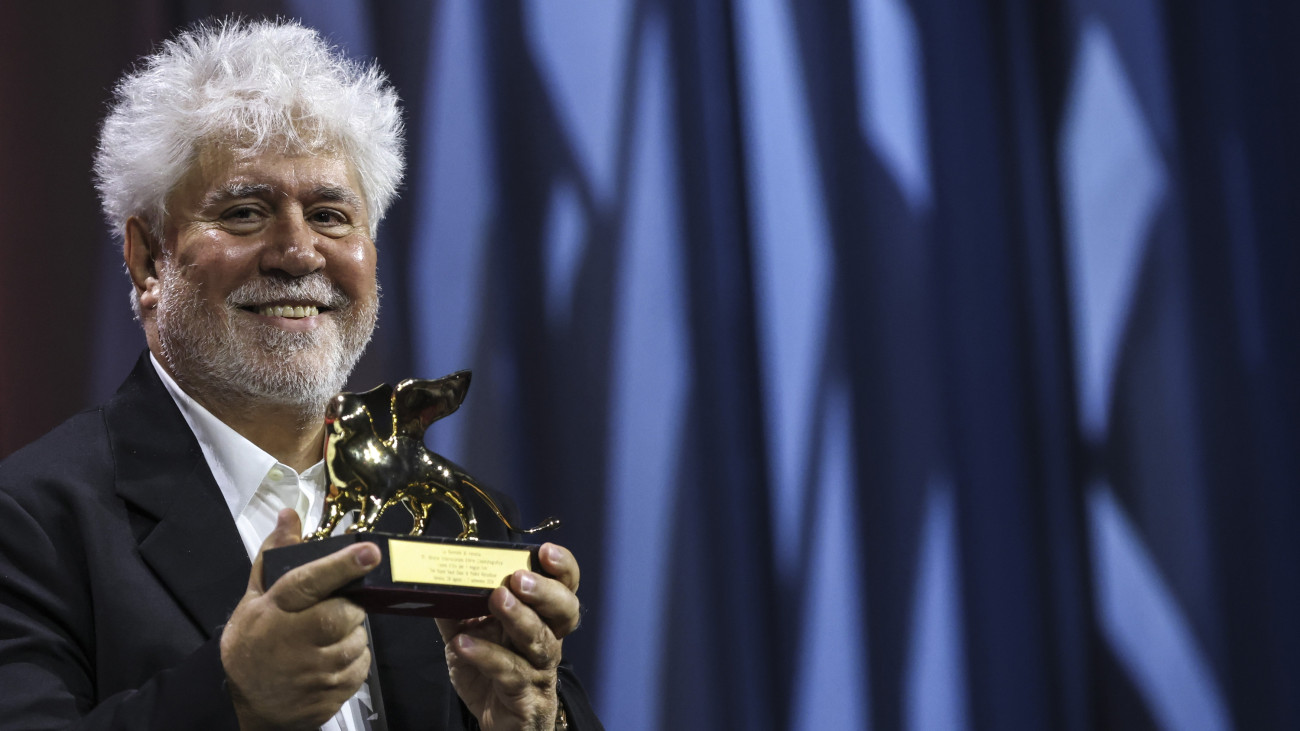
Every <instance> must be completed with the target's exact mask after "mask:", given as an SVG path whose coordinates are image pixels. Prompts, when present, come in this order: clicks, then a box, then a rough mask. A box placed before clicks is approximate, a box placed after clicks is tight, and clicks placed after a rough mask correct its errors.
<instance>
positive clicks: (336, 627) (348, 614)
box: [294, 596, 366, 647]
mask: <svg viewBox="0 0 1300 731" xmlns="http://www.w3.org/2000/svg"><path fill="white" fill-rule="evenodd" d="M294 621H295V622H296V623H297V626H298V627H301V628H302V637H303V639H304V640H306V641H307V642H310V643H311V644H313V645H316V646H317V647H330V646H332V645H335V644H338V643H340V642H343V641H345V640H347V639H348V638H350V637H352V635H354V634H355V633H356V632H357V631H360V632H361V636H362V638H364V637H365V634H366V630H365V627H364V626H363V625H364V624H365V621H366V610H364V609H362V608H361V607H359V606H357V605H356V604H355V603H353V602H352V601H350V600H348V599H344V598H343V597H337V596H336V597H330V598H329V599H324V600H322V601H321V602H319V603H318V604H315V605H313V606H311V607H308V608H307V609H304V610H302V611H300V612H297V613H296V614H295V615H294Z"/></svg>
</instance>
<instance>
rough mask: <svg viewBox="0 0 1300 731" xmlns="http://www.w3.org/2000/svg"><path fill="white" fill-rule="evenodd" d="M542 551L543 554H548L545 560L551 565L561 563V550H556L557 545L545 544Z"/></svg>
mask: <svg viewBox="0 0 1300 731" xmlns="http://www.w3.org/2000/svg"><path fill="white" fill-rule="evenodd" d="M540 551H541V553H544V554H546V555H545V556H544V558H545V559H546V560H547V561H548V562H549V563H559V561H560V549H558V548H556V547H555V544H553V543H546V544H543V545H542V547H541V549H540Z"/></svg>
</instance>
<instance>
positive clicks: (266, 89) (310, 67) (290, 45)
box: [95, 19, 404, 240]
mask: <svg viewBox="0 0 1300 731" xmlns="http://www.w3.org/2000/svg"><path fill="white" fill-rule="evenodd" d="M210 142H219V143H220V144H222V145H230V146H234V147H236V148H238V149H240V150H241V151H248V152H259V151H262V150H267V149H277V150H281V151H285V152H290V153H298V152H322V151H328V152H339V153H342V154H343V156H344V157H345V158H346V159H348V160H349V161H350V162H351V163H352V166H353V168H354V169H355V170H356V173H357V175H358V177H359V179H360V184H361V188H362V191H361V193H362V196H363V197H364V198H365V202H366V208H367V211H368V213H369V217H370V235H371V237H374V235H375V231H376V228H377V226H378V225H379V221H380V219H382V218H383V216H384V213H385V211H387V209H388V206H389V204H390V203H392V201H393V198H394V197H395V196H396V194H397V187H398V185H400V184H401V181H402V170H403V166H404V161H403V154H402V144H403V139H402V119H401V111H400V109H399V108H398V103H397V92H395V91H394V90H393V88H392V86H391V85H390V84H389V83H388V79H387V77H386V76H385V75H384V73H383V72H382V71H381V70H380V69H379V68H378V66H377V65H375V64H373V63H371V64H362V63H359V62H356V61H353V60H351V59H348V58H347V57H345V56H344V55H343V54H342V52H341V51H340V50H339V49H337V48H336V47H333V46H331V45H329V44H328V43H326V42H325V41H324V40H323V39H322V38H321V37H320V35H319V34H318V33H317V32H316V31H315V30H313V29H311V28H307V27H304V26H303V25H301V24H299V23H298V22H296V21H288V20H276V21H247V20H242V19H228V20H222V21H208V22H204V23H200V24H198V25H195V26H193V27H191V28H189V29H187V30H184V31H182V32H181V33H179V34H178V35H177V36H176V37H174V38H172V39H171V40H168V41H166V42H164V43H163V45H162V47H161V48H160V49H159V50H158V51H157V52H155V53H153V54H152V55H150V56H146V57H145V58H144V59H142V60H141V62H140V63H139V64H138V65H137V67H136V68H135V69H134V70H132V71H131V72H129V73H128V74H127V75H126V76H125V77H124V78H123V79H122V81H121V83H119V84H118V85H117V88H116V89H115V92H114V101H113V104H112V107H111V109H110V111H109V113H108V116H107V117H106V118H105V119H104V126H103V129H102V131H101V133H100V137H99V149H98V151H97V153H96V155H95V177H96V185H97V187H98V189H99V195H100V199H101V201H102V204H103V208H104V215H105V216H106V217H107V218H108V222H109V226H110V227H111V228H112V230H113V233H114V235H115V236H116V237H118V239H119V240H120V239H121V237H122V235H123V228H124V226H125V223H126V220H127V219H128V218H129V217H131V216H140V217H141V218H142V219H143V220H144V221H146V222H147V224H148V225H149V227H150V228H151V229H152V230H153V231H154V233H155V235H159V236H161V232H162V226H163V220H164V218H165V216H166V213H167V209H166V204H167V196H168V194H170V192H171V191H172V189H173V188H175V187H176V185H177V184H178V183H179V182H180V180H181V178H182V177H184V175H185V173H186V172H187V171H188V170H189V168H190V165H191V164H192V163H193V162H194V160H195V157H196V155H197V153H198V151H199V149H200V148H201V147H202V146H203V145H205V144H207V143H210Z"/></svg>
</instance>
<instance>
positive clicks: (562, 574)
mask: <svg viewBox="0 0 1300 731" xmlns="http://www.w3.org/2000/svg"><path fill="white" fill-rule="evenodd" d="M537 556H538V558H539V559H541V562H542V568H543V569H545V570H546V573H548V574H550V575H551V576H552V577H554V578H555V580H556V581H558V582H560V583H561V584H564V585H565V586H567V587H569V591H571V592H573V593H574V594H577V593H578V580H579V579H580V578H581V573H582V572H581V571H579V570H578V559H576V558H574V556H573V554H572V553H571V552H570V551H569V549H567V548H565V547H564V546H561V545H559V544H556V543H543V544H542V545H541V547H540V548H538V549H537Z"/></svg>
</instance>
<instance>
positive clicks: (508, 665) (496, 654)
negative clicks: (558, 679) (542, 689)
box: [447, 632, 539, 698]
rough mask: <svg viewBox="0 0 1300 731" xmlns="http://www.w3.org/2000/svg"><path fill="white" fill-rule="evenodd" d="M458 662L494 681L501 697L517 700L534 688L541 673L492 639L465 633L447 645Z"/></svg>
mask: <svg viewBox="0 0 1300 731" xmlns="http://www.w3.org/2000/svg"><path fill="white" fill-rule="evenodd" d="M447 647H448V649H450V650H451V652H452V653H454V654H455V655H456V657H457V659H459V660H461V661H463V662H465V663H466V664H468V665H470V666H471V667H473V668H474V669H475V670H477V671H478V672H479V673H480V674H481V675H483V676H484V677H486V678H491V680H492V684H493V685H494V686H496V688H497V689H498V691H499V692H498V695H499V697H503V698H518V697H520V696H522V695H523V694H524V693H525V692H526V691H527V689H528V687H529V686H530V685H535V684H536V683H535V680H536V679H537V678H538V677H539V671H538V670H536V669H535V668H533V667H532V666H531V665H530V664H529V663H528V662H527V661H526V660H525V659H524V658H522V657H520V656H519V655H518V654H516V653H514V652H511V651H510V650H508V649H506V648H504V647H502V646H501V645H498V644H497V643H495V642H492V641H491V640H486V639H483V638H482V637H474V636H473V635H471V634H469V633H467V632H462V633H460V634H458V635H456V636H455V637H454V638H452V641H451V642H449V643H447Z"/></svg>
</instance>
